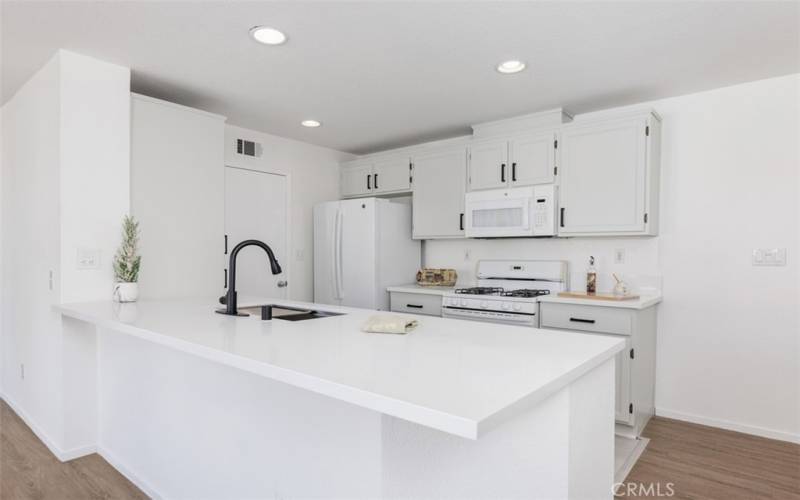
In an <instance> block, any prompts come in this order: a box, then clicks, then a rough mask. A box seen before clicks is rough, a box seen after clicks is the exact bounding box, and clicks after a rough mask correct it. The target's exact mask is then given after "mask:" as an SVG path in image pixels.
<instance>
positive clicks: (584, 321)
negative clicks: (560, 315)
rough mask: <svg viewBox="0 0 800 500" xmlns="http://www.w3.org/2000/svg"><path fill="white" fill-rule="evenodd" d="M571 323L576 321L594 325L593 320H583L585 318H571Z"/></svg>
mask: <svg viewBox="0 0 800 500" xmlns="http://www.w3.org/2000/svg"><path fill="white" fill-rule="evenodd" d="M569 320H570V321H574V322H575V323H589V324H590V325H593V324H594V320H593V319H583V318H570V319H569Z"/></svg>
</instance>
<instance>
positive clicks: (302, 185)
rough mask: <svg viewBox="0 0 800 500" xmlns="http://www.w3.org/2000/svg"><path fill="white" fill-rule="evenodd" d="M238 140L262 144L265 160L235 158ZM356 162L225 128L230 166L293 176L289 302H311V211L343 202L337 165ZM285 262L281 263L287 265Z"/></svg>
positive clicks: (310, 147) (322, 150)
mask: <svg viewBox="0 0 800 500" xmlns="http://www.w3.org/2000/svg"><path fill="white" fill-rule="evenodd" d="M236 139H247V140H251V141H256V142H259V143H261V144H262V146H263V155H262V156H261V158H249V157H245V156H242V155H239V154H236ZM352 158H354V156H353V155H350V154H348V153H343V152H341V151H335V150H333V149H327V148H323V147H319V146H314V145H311V144H307V143H304V142H299V141H295V140H292V139H285V138H283V137H278V136H274V135H269V134H264V133H261V132H256V131H254V130H248V129H244V128H240V127H235V126H232V125H228V126H226V127H225V164H226V165H229V166H232V167H241V168H249V169H253V170H261V171H264V172H278V173H286V174H288V175H289V189H290V193H289V196H290V200H291V209H290V213H289V217H290V219H291V220H290V226H289V227H290V231H289V232H290V242H289V255H290V256H291V257H290V262H289V265H290V266H291V282H290V283H289V297H290V298H291V299H295V300H304V301H311V300H313V297H314V275H313V264H314V234H313V212H312V210H313V207H314V205H315V204H317V203H320V202H323V201H330V200H338V199H339V163H340V162H342V161H345V160H349V159H352ZM281 264H282V265H283V263H281ZM284 267H285V266H284Z"/></svg>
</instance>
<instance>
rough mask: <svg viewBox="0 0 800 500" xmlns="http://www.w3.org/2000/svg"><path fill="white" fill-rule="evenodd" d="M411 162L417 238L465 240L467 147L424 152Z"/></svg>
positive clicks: (413, 224) (413, 226)
mask: <svg viewBox="0 0 800 500" xmlns="http://www.w3.org/2000/svg"><path fill="white" fill-rule="evenodd" d="M411 162H412V165H413V167H412V168H413V170H412V171H413V177H414V181H413V191H412V193H413V201H412V203H413V205H412V207H413V208H412V233H413V235H412V236H413V238H415V239H435V238H463V237H464V194H465V192H466V184H467V148H466V147H465V146H462V147H454V148H448V149H443V150H440V151H433V152H427V153H422V154H419V155H417V156H414V157H413V158H412V159H411Z"/></svg>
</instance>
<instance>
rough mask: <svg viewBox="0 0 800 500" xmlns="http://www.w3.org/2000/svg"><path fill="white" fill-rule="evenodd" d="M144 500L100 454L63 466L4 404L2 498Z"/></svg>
mask: <svg viewBox="0 0 800 500" xmlns="http://www.w3.org/2000/svg"><path fill="white" fill-rule="evenodd" d="M129 498H130V499H144V498H147V496H146V495H145V494H144V493H142V492H141V491H140V490H139V489H138V488H136V486H134V485H133V484H132V483H131V482H130V481H128V480H127V479H125V477H124V476H122V474H120V473H119V472H117V471H116V469H114V468H113V467H111V465H109V464H108V462H106V461H105V460H103V458H102V457H101V456H100V455H96V454H92V455H88V456H85V457H82V458H78V459H75V460H71V461H69V462H66V463H63V462H61V461H59V460H58V459H57V458H56V457H55V456H54V455H53V454H52V453H50V450H49V449H47V447H46V446H45V445H44V444H43V443H42V442H41V441H39V439H38V438H37V437H36V435H35V434H34V433H33V432H32V431H31V430H30V429H29V428H28V426H27V425H25V423H24V422H23V421H22V420H21V419H20V418H19V417H18V416H17V415H16V414H15V413H14V412H13V411H12V410H11V408H9V407H8V405H7V404H6V403H5V401H2V400H0V499H2V500H29V499H30V500H93V499H129Z"/></svg>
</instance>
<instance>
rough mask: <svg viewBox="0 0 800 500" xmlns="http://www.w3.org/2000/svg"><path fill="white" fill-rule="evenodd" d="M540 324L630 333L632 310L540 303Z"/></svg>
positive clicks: (579, 329)
mask: <svg viewBox="0 0 800 500" xmlns="http://www.w3.org/2000/svg"><path fill="white" fill-rule="evenodd" d="M540 308H541V309H540V311H539V314H540V323H539V324H540V326H541V327H542V328H562V329H565V330H578V331H583V332H597V333H614V334H617V335H630V334H631V331H632V329H633V316H632V314H631V311H628V310H626V309H617V308H612V307H603V306H577V305H573V304H551V303H542V304H540Z"/></svg>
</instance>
